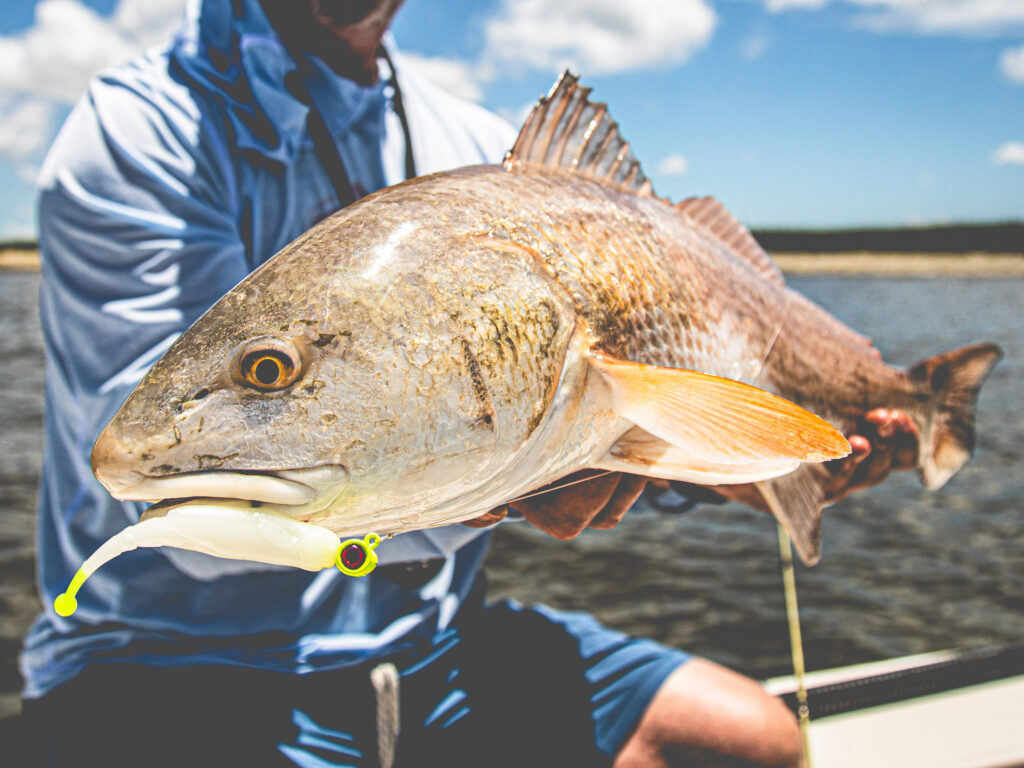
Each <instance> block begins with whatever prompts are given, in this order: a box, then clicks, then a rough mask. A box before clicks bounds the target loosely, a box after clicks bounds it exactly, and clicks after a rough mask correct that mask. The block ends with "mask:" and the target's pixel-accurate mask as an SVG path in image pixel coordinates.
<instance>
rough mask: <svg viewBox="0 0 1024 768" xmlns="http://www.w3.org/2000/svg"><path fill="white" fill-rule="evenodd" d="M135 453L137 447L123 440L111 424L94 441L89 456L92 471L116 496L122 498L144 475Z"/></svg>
mask: <svg viewBox="0 0 1024 768" xmlns="http://www.w3.org/2000/svg"><path fill="white" fill-rule="evenodd" d="M135 453H136V448H135V447H134V446H129V445H128V444H126V443H125V442H124V441H123V440H121V439H120V438H119V437H118V436H117V434H116V433H115V432H114V430H113V429H111V427H110V426H109V425H108V426H107V427H106V428H105V429H104V430H103V431H102V432H100V436H99V437H97V438H96V442H95V443H93V446H92V453H91V455H90V457H89V464H90V465H91V467H92V473H93V474H94V475H95V476H96V479H97V480H99V481H100V484H102V485H103V487H104V488H106V489H107V490H108V491H110V494H111V495H112V496H114V497H115V498H120V494H122V493H123V492H124V491H126V490H127V489H128V488H131V487H132V486H134V485H137V484H138V482H139V481H140V480H141V479H142V477H143V474H142V473H141V472H139V471H138V469H137V468H136V467H137V461H138V457H137V456H135Z"/></svg>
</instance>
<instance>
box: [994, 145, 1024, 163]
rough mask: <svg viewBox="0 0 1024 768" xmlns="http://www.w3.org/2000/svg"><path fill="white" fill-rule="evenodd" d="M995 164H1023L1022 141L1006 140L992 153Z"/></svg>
mask: <svg viewBox="0 0 1024 768" xmlns="http://www.w3.org/2000/svg"><path fill="white" fill-rule="evenodd" d="M992 162H993V163H995V164H996V165H1024V141H1007V142H1006V143H1004V144H1002V145H1000V147H999V148H998V149H997V150H996V151H995V152H993V153H992Z"/></svg>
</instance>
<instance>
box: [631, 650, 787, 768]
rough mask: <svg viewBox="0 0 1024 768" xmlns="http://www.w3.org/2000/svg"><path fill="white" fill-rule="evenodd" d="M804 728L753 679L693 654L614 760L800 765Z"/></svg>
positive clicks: (653, 766) (657, 766)
mask: <svg viewBox="0 0 1024 768" xmlns="http://www.w3.org/2000/svg"><path fill="white" fill-rule="evenodd" d="M800 762H801V756H800V732H799V729H798V727H797V724H796V719H795V718H794V717H793V715H792V714H791V713H790V712H789V710H788V709H787V708H786V707H785V705H784V704H783V703H782V702H781V701H780V700H778V699H776V698H774V697H772V696H769V695H768V694H767V693H765V691H764V690H763V689H762V688H761V686H760V685H758V684H757V683H756V682H754V681H753V680H751V679H749V678H747V677H744V676H743V675H740V674H738V673H736V672H733V671H731V670H728V669H726V668H725V667H721V666H719V665H717V664H714V663H713V662H710V661H707V660H705V659H691V660H690V661H688V662H687V663H686V664H683V665H682V666H680V667H679V668H677V669H676V670H675V671H674V672H673V673H672V674H671V675H670V676H669V677H668V678H667V679H666V680H665V682H664V683H663V684H662V686H661V688H659V689H658V692H657V693H656V694H655V696H654V698H653V699H652V700H651V703H650V705H649V706H648V707H647V710H646V711H645V712H644V715H643V717H642V718H641V720H640V723H639V724H638V726H637V728H636V730H635V731H634V732H633V734H632V736H631V737H630V738H629V739H628V740H627V741H626V743H625V745H624V746H623V747H622V749H621V750H620V751H619V753H618V755H617V756H616V759H615V763H614V768H640V767H641V766H642V767H643V768H661V767H662V766H677V765H679V766H681V765H686V766H691V765H697V766H730V767H731V768H738V767H739V766H794V767H795V766H798V765H800Z"/></svg>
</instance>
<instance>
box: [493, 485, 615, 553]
mask: <svg viewBox="0 0 1024 768" xmlns="http://www.w3.org/2000/svg"><path fill="white" fill-rule="evenodd" d="M593 474H595V473H594V471H593V470H584V471H582V472H576V473H574V474H572V475H568V476H567V477H564V478H562V480H559V481H558V482H557V483H554V485H555V486H560V485H562V486H564V485H565V484H566V483H568V482H572V481H574V480H580V479H581V478H586V477H588V476H589V475H593ZM619 478H620V475H619V474H618V473H611V474H598V476H596V477H594V478H593V479H590V480H587V481H586V482H583V483H576V484H575V485H569V486H567V487H564V488H558V487H556V488H555V489H554V490H551V491H548V492H547V493H543V494H541V495H539V496H533V497H531V498H529V499H523V500H522V501H514V502H512V503H511V504H510V506H511V507H513V508H514V509H516V510H518V511H519V512H521V513H522V515H523V517H525V518H526V519H527V521H529V522H530V523H532V524H533V525H535V526H537V527H538V528H540V529H541V530H542V531H544V532H545V533H548V534H550V535H552V536H554V537H555V538H556V539H572V538H575V537H576V536H578V535H579V534H580V532H581V531H582V530H583V529H584V528H586V527H587V526H588V525H590V522H591V521H592V520H593V519H594V517H595V516H596V515H597V514H598V513H599V512H600V511H601V510H602V509H603V508H604V507H605V505H606V504H607V503H608V501H609V500H610V499H611V498H612V495H613V494H614V493H615V489H616V487H617V486H618V484H619Z"/></svg>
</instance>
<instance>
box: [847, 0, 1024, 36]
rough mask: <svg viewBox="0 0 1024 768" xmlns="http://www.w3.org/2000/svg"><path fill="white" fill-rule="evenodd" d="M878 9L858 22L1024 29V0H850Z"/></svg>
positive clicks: (880, 26)
mask: <svg viewBox="0 0 1024 768" xmlns="http://www.w3.org/2000/svg"><path fill="white" fill-rule="evenodd" d="M847 2H849V3H853V4H854V5H858V6H862V7H865V8H874V9H877V10H876V11H874V12H870V13H867V14H865V15H864V16H862V17H861V18H860V19H859V21H858V23H859V24H860V25H861V26H863V27H866V28H868V29H872V30H876V31H879V32H889V31H894V30H909V31H911V32H919V33H922V34H947V33H948V34H972V35H973V34H989V33H1006V32H1011V31H1013V30H1018V29H1024V2H1021V0H847Z"/></svg>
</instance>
